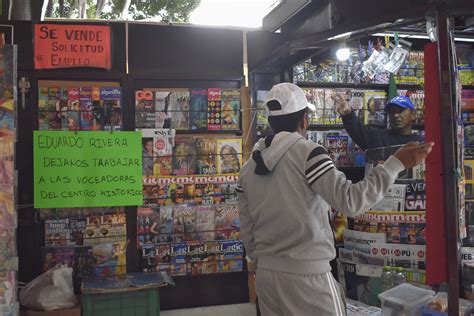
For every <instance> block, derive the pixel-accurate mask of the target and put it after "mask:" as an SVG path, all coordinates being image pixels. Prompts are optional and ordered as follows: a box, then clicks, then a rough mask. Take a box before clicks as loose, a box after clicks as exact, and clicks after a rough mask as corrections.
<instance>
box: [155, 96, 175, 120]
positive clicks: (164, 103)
mask: <svg viewBox="0 0 474 316" xmlns="http://www.w3.org/2000/svg"><path fill="white" fill-rule="evenodd" d="M155 97H156V99H155V127H156V128H170V127H171V114H170V112H169V110H170V109H169V104H170V98H171V90H157V91H155Z"/></svg>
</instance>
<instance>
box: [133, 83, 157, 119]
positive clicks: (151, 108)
mask: <svg viewBox="0 0 474 316" xmlns="http://www.w3.org/2000/svg"><path fill="white" fill-rule="evenodd" d="M155 111H156V110H155V96H154V93H153V91H149V90H137V91H135V127H136V128H155Z"/></svg>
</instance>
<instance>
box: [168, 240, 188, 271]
mask: <svg viewBox="0 0 474 316" xmlns="http://www.w3.org/2000/svg"><path fill="white" fill-rule="evenodd" d="M187 249H188V247H187V246H186V243H174V244H171V253H170V274H172V275H186V274H187V266H186V255H187Z"/></svg>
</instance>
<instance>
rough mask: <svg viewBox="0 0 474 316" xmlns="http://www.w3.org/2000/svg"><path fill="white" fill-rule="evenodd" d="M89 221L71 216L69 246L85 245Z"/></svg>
mask: <svg viewBox="0 0 474 316" xmlns="http://www.w3.org/2000/svg"><path fill="white" fill-rule="evenodd" d="M86 226H87V221H86V219H85V218H71V219H69V230H68V233H69V238H68V241H67V245H68V246H83V245H84V234H85V231H86Z"/></svg>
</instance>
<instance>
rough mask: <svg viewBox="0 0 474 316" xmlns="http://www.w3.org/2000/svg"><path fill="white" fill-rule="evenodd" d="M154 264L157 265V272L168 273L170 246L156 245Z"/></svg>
mask: <svg viewBox="0 0 474 316" xmlns="http://www.w3.org/2000/svg"><path fill="white" fill-rule="evenodd" d="M156 263H157V264H158V271H166V272H170V264H171V245H170V244H168V243H167V244H158V245H156Z"/></svg>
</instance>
